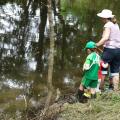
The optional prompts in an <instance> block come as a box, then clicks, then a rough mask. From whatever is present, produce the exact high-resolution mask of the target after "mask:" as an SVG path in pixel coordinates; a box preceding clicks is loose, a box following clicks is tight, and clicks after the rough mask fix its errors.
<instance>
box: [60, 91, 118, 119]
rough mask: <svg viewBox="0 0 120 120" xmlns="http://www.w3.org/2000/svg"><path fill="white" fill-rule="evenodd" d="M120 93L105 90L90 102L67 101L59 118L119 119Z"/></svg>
mask: <svg viewBox="0 0 120 120" xmlns="http://www.w3.org/2000/svg"><path fill="white" fill-rule="evenodd" d="M119 119H120V93H113V92H105V93H103V94H102V95H101V96H98V97H97V99H95V100H89V101H88V103H85V104H82V103H74V104H68V103H65V104H64V106H63V111H62V112H61V114H60V115H59V117H58V120H119Z"/></svg>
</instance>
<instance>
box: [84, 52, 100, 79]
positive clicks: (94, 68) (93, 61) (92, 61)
mask: <svg viewBox="0 0 120 120" xmlns="http://www.w3.org/2000/svg"><path fill="white" fill-rule="evenodd" d="M84 64H89V66H90V68H89V69H88V70H85V71H84V77H85V78H86V79H89V80H98V70H99V66H100V56H99V55H98V54H97V53H96V52H92V53H91V54H89V55H88V56H87V58H86V61H85V63H84Z"/></svg>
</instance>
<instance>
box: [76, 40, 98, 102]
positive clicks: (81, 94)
mask: <svg viewBox="0 0 120 120" xmlns="http://www.w3.org/2000/svg"><path fill="white" fill-rule="evenodd" d="M85 50H86V52H87V54H88V56H87V58H86V61H85V63H84V65H83V71H84V76H83V78H82V81H81V84H80V87H79V89H78V93H77V97H78V100H79V102H83V100H84V98H86V97H88V96H86V94H85V91H84V90H85V89H86V88H89V90H90V94H91V95H90V96H91V98H95V95H96V91H95V88H96V87H97V83H98V70H99V64H100V56H99V55H98V54H97V53H96V45H95V43H94V42H93V41H90V42H88V43H87V44H86V46H85Z"/></svg>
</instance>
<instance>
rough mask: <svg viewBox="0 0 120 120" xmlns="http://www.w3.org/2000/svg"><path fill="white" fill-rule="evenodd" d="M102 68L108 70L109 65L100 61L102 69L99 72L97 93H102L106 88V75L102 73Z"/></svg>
mask: <svg viewBox="0 0 120 120" xmlns="http://www.w3.org/2000/svg"><path fill="white" fill-rule="evenodd" d="M102 68H104V69H107V68H108V63H104V61H102V60H100V68H99V71H98V84H97V88H96V92H98V93H101V89H103V88H104V78H105V75H106V74H105V73H104V74H103V73H102Z"/></svg>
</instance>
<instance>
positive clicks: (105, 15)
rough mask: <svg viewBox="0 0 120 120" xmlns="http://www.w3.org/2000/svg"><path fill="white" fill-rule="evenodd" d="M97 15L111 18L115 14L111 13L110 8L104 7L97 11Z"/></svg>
mask: <svg viewBox="0 0 120 120" xmlns="http://www.w3.org/2000/svg"><path fill="white" fill-rule="evenodd" d="M97 16H99V17H101V18H113V17H114V16H115V15H113V14H112V11H111V10H108V9H104V10H102V12H101V13H98V14H97Z"/></svg>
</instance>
